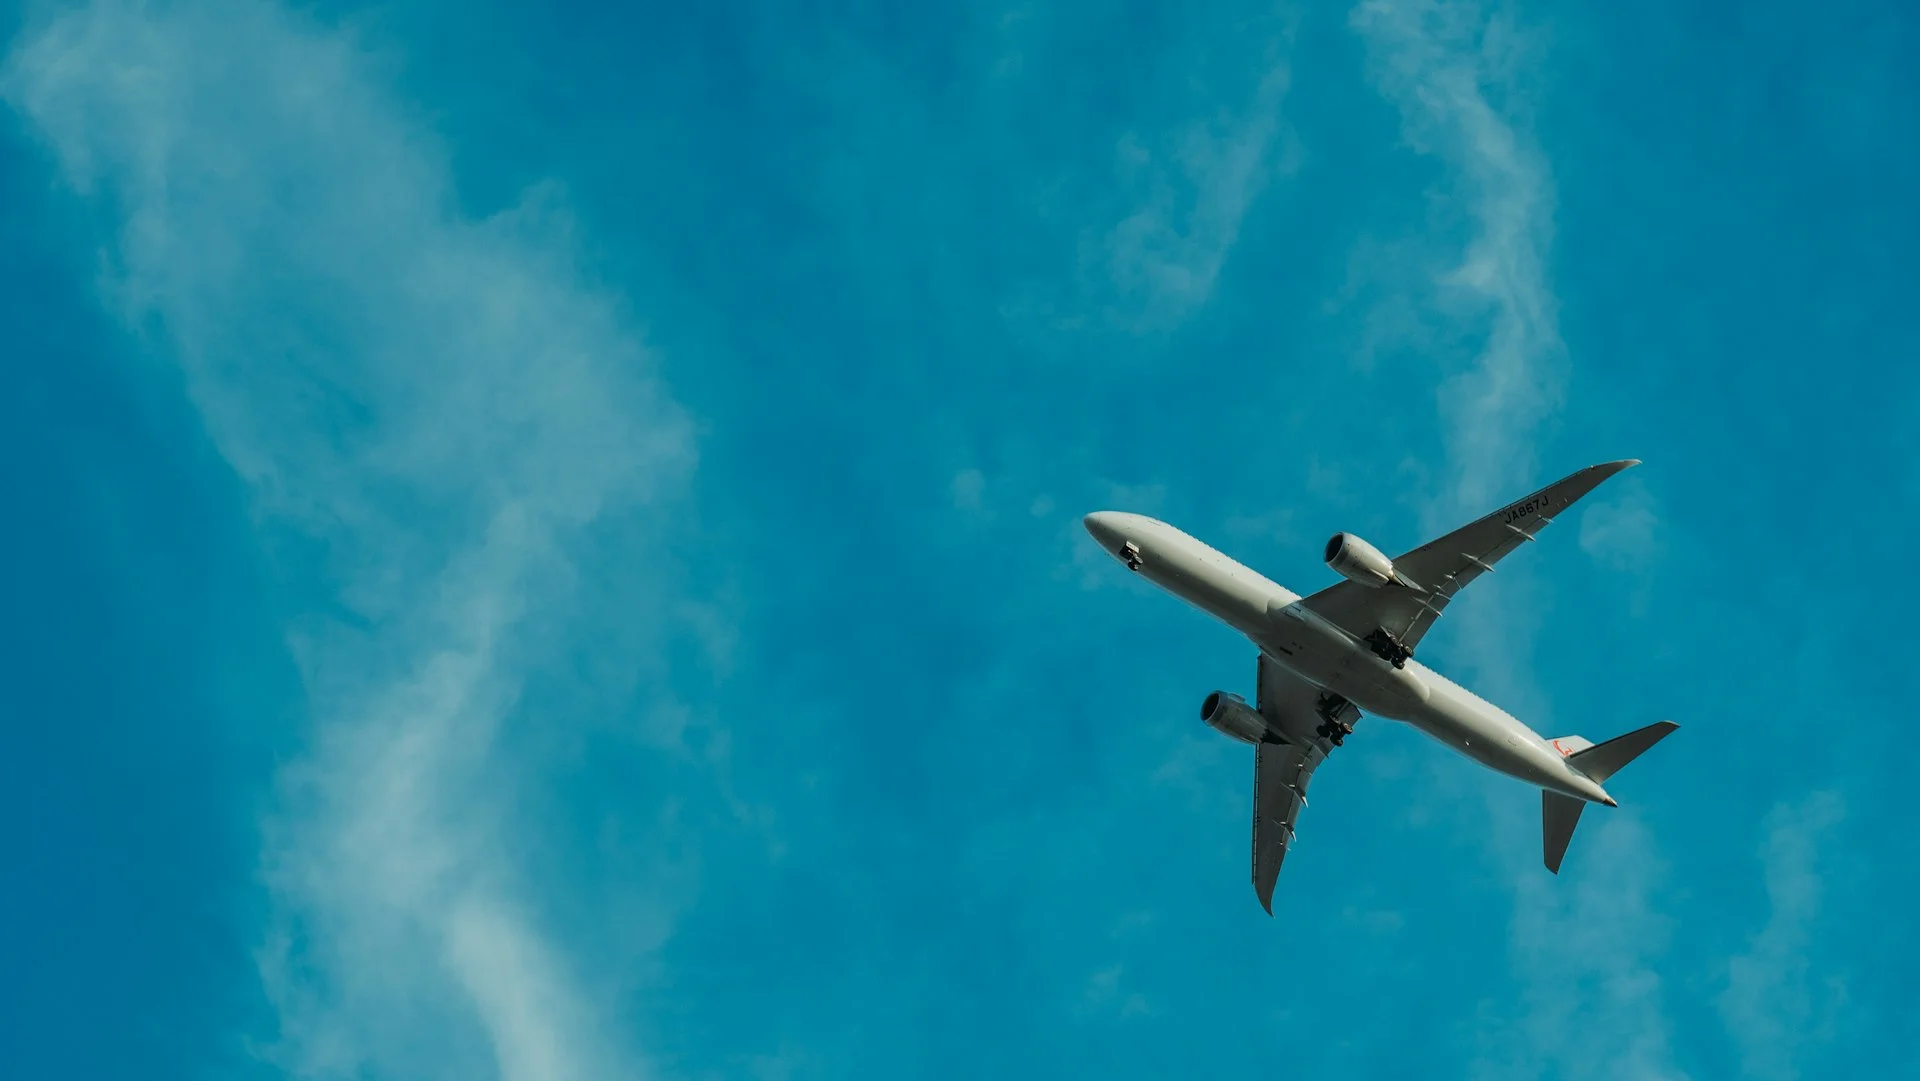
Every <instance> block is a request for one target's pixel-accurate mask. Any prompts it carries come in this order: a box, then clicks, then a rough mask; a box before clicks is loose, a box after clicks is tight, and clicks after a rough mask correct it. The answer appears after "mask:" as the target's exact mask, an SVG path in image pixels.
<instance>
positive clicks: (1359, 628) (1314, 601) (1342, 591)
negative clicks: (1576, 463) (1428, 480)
mask: <svg viewBox="0 0 1920 1081" xmlns="http://www.w3.org/2000/svg"><path fill="white" fill-rule="evenodd" d="M1638 464H1639V461H1638V459H1633V458H1628V459H1624V460H1621V461H1617V462H1603V463H1601V464H1599V465H1593V466H1588V467H1587V468H1585V469H1582V470H1580V471H1579V472H1577V473H1574V474H1572V475H1570V476H1567V477H1563V478H1561V479H1560V480H1557V481H1555V482H1554V483H1552V484H1549V485H1547V486H1546V487H1545V488H1542V489H1540V490H1539V491H1537V492H1534V493H1532V494H1531V495H1527V496H1523V497H1522V498H1520V499H1518V500H1515V501H1514V502H1512V503H1509V504H1507V505H1506V506H1504V507H1502V508H1500V509H1499V510H1497V511H1494V512H1493V513H1491V514H1488V515H1486V516H1485V517H1482V518H1480V519H1479V520H1477V521H1474V522H1470V523H1468V524H1466V525H1464V526H1461V527H1460V528H1459V529H1456V530H1454V531H1453V532H1451V533H1449V534H1447V535H1446V536H1444V537H1441V538H1440V539H1438V540H1434V541H1429V542H1428V543H1426V544H1423V545H1421V546H1420V547H1418V548H1415V549H1414V550H1413V551H1411V552H1407V553H1406V554H1404V555H1401V556H1397V557H1395V558H1394V560H1393V568H1394V570H1396V571H1399V572H1400V573H1402V574H1404V575H1406V576H1407V578H1408V579H1410V580H1411V581H1412V582H1413V583H1415V585H1417V586H1418V588H1409V587H1408V586H1407V585H1405V584H1403V583H1400V582H1389V583H1387V584H1386V585H1383V586H1364V585H1361V584H1360V583H1358V582H1350V581H1340V582H1336V583H1334V584H1333V585H1331V586H1328V587H1327V588H1325V589H1323V590H1321V591H1320V592H1318V593H1315V594H1313V595H1312V596H1310V597H1308V598H1307V599H1306V600H1305V601H1303V602H1302V603H1303V604H1305V605H1306V606H1307V607H1308V608H1310V609H1312V610H1313V611H1315V612H1317V613H1318V614H1319V615H1320V616H1322V617H1323V618H1325V619H1326V620H1327V621H1328V622H1330V623H1332V624H1333V625H1335V626H1337V627H1342V628H1344V629H1345V630H1347V631H1348V632H1349V633H1351V634H1352V635H1354V636H1355V637H1357V638H1366V637H1367V636H1368V635H1371V634H1376V633H1381V632H1384V633H1385V634H1387V635H1389V636H1390V637H1392V638H1393V639H1394V640H1395V641H1397V642H1399V643H1400V644H1401V645H1403V646H1405V647H1406V648H1407V650H1408V651H1409V655H1410V654H1411V651H1412V649H1413V647H1414V646H1415V645H1417V644H1419V641H1420V639H1421V638H1422V637H1424V636H1425V635H1426V633H1427V629H1428V628H1429V627H1431V626H1433V621H1434V620H1436V619H1438V618H1440V613H1441V612H1442V611H1444V610H1445V609H1446V607H1447V604H1448V603H1449V602H1451V601H1452V600H1453V598H1454V595H1455V594H1457V593H1459V592H1460V590H1461V588H1462V587H1464V586H1465V585H1466V584H1467V583H1468V582H1471V581H1473V580H1474V579H1475V578H1478V577H1479V576H1480V575H1482V574H1485V573H1486V572H1488V571H1490V570H1492V569H1493V565H1494V564H1495V563H1498V562H1499V561H1500V560H1501V559H1502V558H1504V557H1505V556H1506V555H1507V554H1508V553H1510V552H1512V551H1513V550H1514V549H1516V548H1518V547H1520V546H1521V545H1522V544H1525V543H1526V542H1528V541H1530V540H1532V539H1533V538H1534V537H1535V536H1536V535H1538V534H1539V532H1540V531H1541V530H1543V529H1545V528H1546V527H1547V525H1548V524H1549V523H1551V522H1552V521H1553V520H1554V518H1555V517H1556V516H1558V515H1560V514H1561V513H1563V512H1565V511H1566V509H1567V508H1568V507H1571V506H1573V505H1574V504H1575V503H1577V502H1579V501H1580V498H1581V497H1582V496H1584V495H1586V494H1587V493H1588V492H1591V491H1593V490H1594V489H1595V488H1597V487H1599V486H1600V483H1601V482H1602V481H1604V480H1606V479H1607V478H1608V477H1611V476H1613V475H1614V474H1616V473H1618V472H1620V471H1621V470H1623V469H1626V468H1628V467H1630V466H1634V465H1638Z"/></svg>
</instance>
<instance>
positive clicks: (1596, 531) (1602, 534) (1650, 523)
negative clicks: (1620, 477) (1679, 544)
mask: <svg viewBox="0 0 1920 1081" xmlns="http://www.w3.org/2000/svg"><path fill="white" fill-rule="evenodd" d="M1615 483H1616V484H1620V483H1621V482H1617V481H1616V482H1615ZM1659 531H1660V519H1659V516H1658V515H1657V514H1655V513H1654V507H1653V500H1652V498H1651V497H1649V496H1648V495H1647V493H1646V490H1645V489H1644V488H1641V487H1640V486H1638V485H1635V484H1632V483H1626V484H1622V485H1621V487H1620V488H1619V489H1618V490H1617V491H1616V492H1614V493H1612V494H1611V495H1610V496H1609V497H1606V498H1603V499H1600V500H1597V501H1595V502H1594V504H1593V505H1592V506H1590V507H1588V508H1586V510H1585V511H1584V512H1583V513H1582V514H1581V516H1580V550H1581V551H1583V552H1585V553H1587V555H1588V556H1590V557H1592V558H1593V560H1594V561H1595V562H1597V563H1600V564H1602V565H1603V566H1606V567H1610V568H1612V569H1613V570H1617V571H1631V572H1641V571H1645V570H1646V569H1647V568H1648V567H1649V566H1651V565H1652V563H1653V560H1654V558H1655V557H1656V555H1657V554H1658V545H1659V542H1660V537H1659Z"/></svg>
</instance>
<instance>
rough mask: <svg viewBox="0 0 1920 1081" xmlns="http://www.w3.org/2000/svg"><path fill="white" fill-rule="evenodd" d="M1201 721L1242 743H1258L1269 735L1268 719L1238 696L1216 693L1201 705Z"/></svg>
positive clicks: (1223, 692) (1222, 692)
mask: <svg viewBox="0 0 1920 1081" xmlns="http://www.w3.org/2000/svg"><path fill="white" fill-rule="evenodd" d="M1200 719H1201V720H1203V721H1205V722H1207V725H1208V726H1209V727H1211V728H1213V729H1214V730H1215V731H1217V732H1222V733H1225V734H1226V735H1229V736H1232V737H1233V738H1234V739H1237V740H1239V741H1240V742H1242V743H1258V742H1260V739H1261V737H1262V736H1265V735H1266V734H1267V721H1266V718H1264V717H1262V716H1260V711H1259V710H1257V709H1254V708H1253V707H1252V706H1249V705H1247V700H1246V699H1244V698H1242V697H1240V696H1239V695H1237V694H1228V693H1227V692H1225V691H1215V692H1213V693H1212V694H1210V695H1208V696H1207V700H1206V701H1204V702H1202V703H1200Z"/></svg>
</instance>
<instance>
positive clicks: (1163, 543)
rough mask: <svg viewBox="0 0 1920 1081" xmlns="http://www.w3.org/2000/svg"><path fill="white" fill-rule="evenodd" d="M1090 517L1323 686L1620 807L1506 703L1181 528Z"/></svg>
mask: <svg viewBox="0 0 1920 1081" xmlns="http://www.w3.org/2000/svg"><path fill="white" fill-rule="evenodd" d="M1085 524H1086V528H1087V531H1088V532H1089V533H1091V534H1093V536H1094V538H1095V539H1096V540H1098V541H1099V542H1100V544H1101V547H1103V548H1105V549H1106V550H1107V551H1108V552H1109V553H1114V554H1117V553H1119V552H1121V551H1122V550H1123V549H1124V548H1125V547H1126V546H1127V545H1129V544H1131V545H1132V546H1133V550H1134V551H1135V552H1137V553H1138V558H1137V560H1134V561H1130V563H1129V565H1130V566H1131V567H1132V569H1134V570H1135V572H1136V573H1138V574H1139V575H1141V576H1142V577H1144V578H1146V579H1148V580H1149V581H1151V582H1153V583H1154V584H1155V585H1157V586H1159V587H1160V588H1162V589H1164V590H1166V591H1167V592H1169V593H1172V594H1173V595H1174V596H1177V597H1179V598H1181V599H1182V600H1185V601H1186V602H1188V603H1189V604H1192V605H1193V606H1195V607H1196V608H1199V609H1201V610H1202V611H1204V612H1207V613H1208V614H1210V615H1212V616H1214V617H1215V618H1217V619H1219V620H1221V621H1222V622H1224V623H1226V624H1227V625H1228V626H1230V627H1232V628H1234V629H1235V630H1237V631H1239V632H1240V633H1242V634H1244V635H1246V636H1247V638H1248V639H1249V640H1251V641H1252V642H1253V644H1254V645H1255V646H1257V647H1259V649H1260V651H1261V652H1262V653H1264V654H1265V655H1266V656H1267V657H1268V658H1269V659H1271V660H1272V661H1274V662H1275V663H1276V664H1279V665H1281V666H1282V667H1284V668H1286V669H1288V670H1290V671H1292V672H1293V673H1294V674H1295V675H1297V676H1299V677H1300V678H1302V679H1304V680H1306V681H1307V682H1309V683H1312V684H1313V685H1315V686H1317V687H1319V688H1320V689H1322V690H1325V691H1330V692H1332V693H1334V694H1337V695H1340V696H1341V697H1344V698H1346V699H1347V700H1348V701H1350V702H1352V703H1353V704H1354V705H1355V706H1358V707H1359V708H1360V709H1362V710H1364V711H1366V712H1368V713H1372V714H1374V715H1376V716H1380V717H1385V718H1388V719H1391V720H1396V721H1403V722H1405V723H1407V724H1411V725H1413V726H1414V727H1415V728H1418V729H1420V730H1421V731H1423V732H1425V733H1427V734H1428V735H1430V736H1432V737H1433V738H1435V739H1437V740H1439V741H1440V742H1442V743H1445V744H1446V745H1447V746H1449V747H1452V748H1454V749H1455V750H1457V751H1459V752H1460V753H1461V754H1464V755H1466V756H1467V757H1469V758H1472V759H1474V760H1475V761H1477V762H1480V763H1481V764H1483V765H1485V766H1488V767H1489V768H1492V769H1495V770H1498V771H1499V772H1501V773H1504V774H1507V775H1508V776H1511V777H1515V778H1518V779H1519V780H1522V781H1525V782H1527V783H1528V784H1532V785H1537V786H1539V787H1541V788H1545V789H1549V790H1551V791H1554V792H1559V793H1561V794H1563V795H1567V796H1572V797H1574V798H1575V799H1582V800H1589V801H1592V802H1595V803H1604V804H1606V805H1607V806H1610V807H1611V806H1616V804H1615V803H1614V800H1613V798H1612V797H1611V796H1609V795H1607V793H1606V790H1605V789H1604V788H1602V787H1601V786H1600V785H1599V784H1598V783H1596V782H1595V781H1594V780H1593V779H1592V778H1590V777H1588V776H1586V775H1585V774H1583V773H1581V772H1580V771H1579V770H1576V769H1574V768H1573V767H1572V766H1570V765H1568V763H1567V761H1566V757H1565V755H1564V754H1563V753H1562V752H1560V751H1559V750H1556V749H1555V748H1554V746H1553V745H1552V744H1551V743H1549V742H1548V741H1547V740H1546V739H1544V738H1542V737H1541V736H1540V735H1539V734H1538V733H1536V732H1535V731H1534V730H1533V729H1531V728H1529V727H1527V726H1526V725H1525V724H1523V723H1521V722H1520V721H1519V720H1518V719H1517V718H1515V717H1514V716H1512V715H1511V714H1509V713H1507V712H1506V711H1505V710H1503V709H1501V708H1499V707H1498V706H1496V705H1494V704H1493V703H1491V702H1488V701H1486V700H1485V699H1483V698H1481V697H1480V696H1478V695H1476V694H1474V693H1473V692H1471V691H1469V690H1467V689H1466V688H1464V687H1461V686H1460V685H1459V684H1457V683H1454V682H1453V681H1452V680H1450V679H1448V678H1446V677H1445V676H1443V675H1441V674H1440V673H1438V672H1435V671H1434V670H1433V669H1431V668H1428V667H1427V666H1426V665H1424V664H1421V663H1420V662H1419V661H1415V660H1408V661H1407V662H1406V666H1405V667H1404V668H1395V667H1394V666H1393V665H1391V664H1389V663H1387V662H1386V661H1385V660H1383V659H1381V658H1380V657H1379V656H1378V655H1376V654H1375V653H1374V651H1373V650H1372V649H1370V648H1369V647H1368V646H1367V645H1366V643H1364V642H1362V641H1360V640H1359V639H1358V638H1356V637H1354V636H1353V635H1352V634H1349V633H1348V632H1347V631H1345V630H1343V629H1341V628H1339V627H1336V626H1334V625H1333V624H1331V623H1329V622H1327V621H1326V620H1324V619H1322V618H1320V617H1319V616H1318V615H1316V614H1314V613H1313V612H1312V611H1310V610H1308V609H1307V608H1306V607H1305V606H1304V605H1302V604H1301V603H1300V596H1299V594H1297V593H1294V592H1292V591H1291V590H1288V589H1286V588H1285V587H1283V586H1281V585H1279V584H1277V583H1275V582H1273V581H1270V580H1269V579H1267V578H1266V577H1265V576H1263V575H1261V574H1260V573H1259V572H1257V571H1255V570H1253V569H1252V568H1250V567H1247V566H1245V565H1243V564H1241V563H1238V562H1236V561H1234V560H1233V559H1231V558H1229V557H1228V556H1227V555H1225V554H1224V553H1222V552H1220V551H1218V550H1216V549H1214V548H1212V547H1210V546H1208V545H1207V544H1205V543H1202V542H1201V541H1199V540H1196V539H1195V538H1193V537H1191V536H1188V535H1187V534H1186V533H1183V532H1181V531H1180V530H1179V529H1176V528H1174V527H1173V526H1170V525H1168V524H1167V523H1165V522H1162V521H1158V520H1156V519H1153V518H1148V517H1146V516H1145V515H1139V514H1129V513H1125V512H1121V511H1099V512H1097V513H1094V514H1090V515H1088V516H1087V517H1086V520H1085ZM1135 563H1137V566H1134V565H1133V564H1135Z"/></svg>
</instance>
